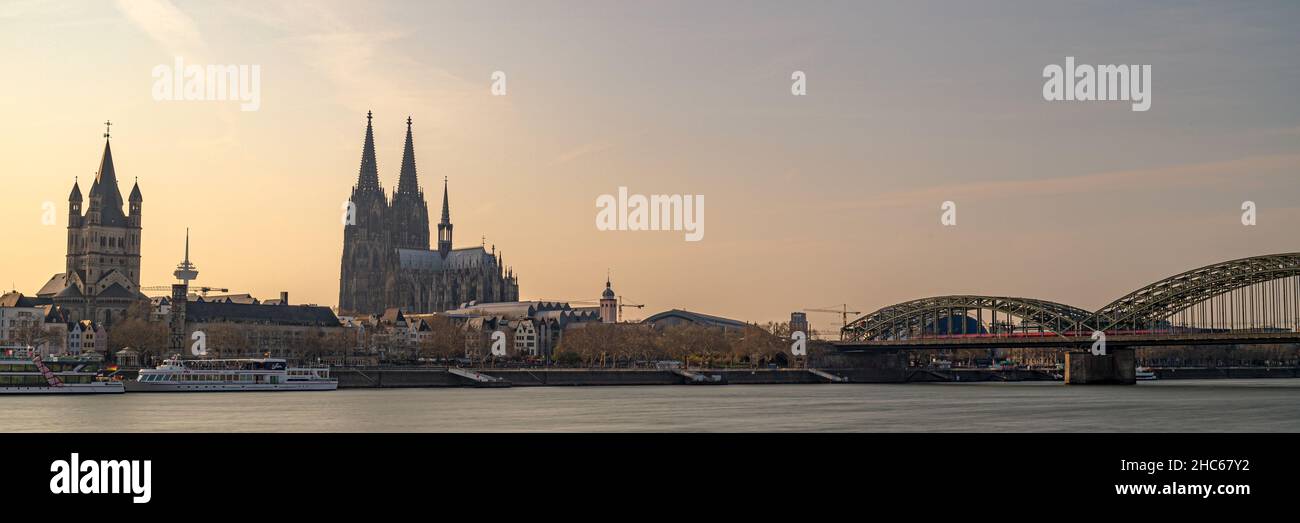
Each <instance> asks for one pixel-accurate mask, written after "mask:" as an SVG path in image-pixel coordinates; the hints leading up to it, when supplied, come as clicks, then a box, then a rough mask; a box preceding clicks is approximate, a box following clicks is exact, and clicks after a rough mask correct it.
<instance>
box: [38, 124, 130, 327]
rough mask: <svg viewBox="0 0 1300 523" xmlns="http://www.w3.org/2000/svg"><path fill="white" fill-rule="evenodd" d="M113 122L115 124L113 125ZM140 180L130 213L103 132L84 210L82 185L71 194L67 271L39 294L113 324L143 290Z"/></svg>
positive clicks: (78, 314)
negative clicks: (95, 170) (96, 166)
mask: <svg viewBox="0 0 1300 523" xmlns="http://www.w3.org/2000/svg"><path fill="white" fill-rule="evenodd" d="M110 125H111V124H110ZM143 202H144V198H143V197H142V196H141V195H140V184H139V183H138V182H137V183H136V184H135V186H134V187H132V188H131V195H130V196H128V197H127V201H126V203H127V212H126V213H123V212H122V203H123V202H122V192H121V191H120V190H118V187H117V171H116V169H114V168H113V150H112V147H110V143H109V134H108V133H107V132H105V133H104V154H103V156H102V157H101V158H100V161H99V172H97V173H96V174H95V181H94V183H92V184H91V186H90V195H89V202H88V205H87V206H86V208H85V211H84V212H83V210H82V207H81V205H82V203H87V202H86V200H84V199H83V198H82V195H81V186H80V185H79V184H78V183H77V182H76V181H73V182H72V193H71V194H69V195H68V255H67V264H66V266H65V268H64V272H62V273H60V274H56V275H54V277H52V278H50V281H49V282H47V283H46V284H45V285H44V286H43V287H42V288H41V290H40V291H38V292H37V297H40V298H48V299H50V300H51V301H52V302H53V303H54V304H55V305H58V306H59V307H62V308H63V309H64V310H66V311H68V318H69V320H71V321H74V322H76V321H81V320H91V321H95V322H98V323H101V324H103V325H105V326H111V325H112V324H113V321H114V320H115V319H118V318H121V317H122V315H123V314H125V312H126V309H127V307H129V306H130V305H131V303H133V302H135V301H137V300H141V299H147V298H145V297H144V295H143V294H140V209H141V205H142V204H143Z"/></svg>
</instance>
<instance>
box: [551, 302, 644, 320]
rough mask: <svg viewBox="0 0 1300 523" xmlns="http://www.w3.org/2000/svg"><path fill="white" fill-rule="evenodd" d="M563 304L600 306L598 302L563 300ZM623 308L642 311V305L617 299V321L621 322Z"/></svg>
mask: <svg viewBox="0 0 1300 523" xmlns="http://www.w3.org/2000/svg"><path fill="white" fill-rule="evenodd" d="M564 303H578V304H583V305H600V300H564ZM623 307H632V308H634V309H644V308H645V304H644V303H625V302H624V301H623V297H622V296H619V297H618V321H623Z"/></svg>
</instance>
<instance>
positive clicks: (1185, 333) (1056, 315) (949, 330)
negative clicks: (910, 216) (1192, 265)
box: [840, 253, 1300, 349]
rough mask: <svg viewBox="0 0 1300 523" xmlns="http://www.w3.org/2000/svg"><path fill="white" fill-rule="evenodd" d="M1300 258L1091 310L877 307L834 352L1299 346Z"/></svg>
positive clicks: (1233, 264)
mask: <svg viewBox="0 0 1300 523" xmlns="http://www.w3.org/2000/svg"><path fill="white" fill-rule="evenodd" d="M1297 331H1300V253H1288V254H1273V255H1266V256H1255V257H1251V258H1243V259H1239V260H1232V261H1226V262H1221V263H1216V264H1213V265H1208V266H1205V267H1201V268H1198V269H1194V270H1191V271H1187V272H1184V273H1181V274H1177V275H1175V276H1171V277H1169V278H1165V279H1162V280H1160V281H1157V282H1155V283H1152V284H1150V285H1147V286H1145V287H1142V288H1140V289H1138V290H1136V291H1133V292H1131V293H1129V294H1127V295H1125V296H1123V297H1121V298H1119V299H1117V300H1115V301H1113V302H1111V303H1109V304H1107V305H1106V306H1104V307H1102V308H1101V309H1098V310H1097V311H1093V312H1090V311H1087V310H1085V309H1081V308H1079V307H1074V306H1071V305H1067V304H1063V303H1058V302H1053V301H1047V300H1041V299H1033V298H1020V297H1006V296H974V295H953V296H934V297H928V298H920V299H916V300H911V301H907V302H903V303H898V304H895V305H890V306H888V307H884V308H882V309H880V310H877V311H875V312H872V313H869V314H866V315H864V316H862V317H860V318H858V319H856V320H854V321H853V322H852V323H849V324H848V325H846V326H845V327H844V328H843V330H842V331H841V339H842V341H841V342H840V346H841V348H842V349H843V348H853V347H859V348H861V347H868V346H873V345H875V346H881V347H898V348H918V347H920V348H925V347H932V348H944V347H954V346H971V345H991V346H1026V347H1028V346H1034V347H1050V346H1060V347H1076V346H1078V345H1080V344H1086V343H1088V342H1090V341H1091V339H1092V336H1093V333H1094V332H1103V333H1105V334H1106V336H1107V339H1108V343H1110V344H1116V345H1121V346H1122V345H1193V344H1209V343H1213V344H1229V343H1279V342H1285V343H1294V342H1300V334H1297Z"/></svg>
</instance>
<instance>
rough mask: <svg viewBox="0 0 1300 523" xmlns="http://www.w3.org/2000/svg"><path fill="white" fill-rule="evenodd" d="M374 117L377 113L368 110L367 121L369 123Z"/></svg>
mask: <svg viewBox="0 0 1300 523" xmlns="http://www.w3.org/2000/svg"><path fill="white" fill-rule="evenodd" d="M374 117H375V113H374V112H373V111H366V122H367V123H369V122H370V120H371V119H372V118H374Z"/></svg>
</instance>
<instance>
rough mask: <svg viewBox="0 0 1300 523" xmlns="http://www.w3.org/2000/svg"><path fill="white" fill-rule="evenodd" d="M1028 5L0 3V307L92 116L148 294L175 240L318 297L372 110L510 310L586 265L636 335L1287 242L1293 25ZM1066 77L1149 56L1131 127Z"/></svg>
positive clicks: (1120, 282)
mask: <svg viewBox="0 0 1300 523" xmlns="http://www.w3.org/2000/svg"><path fill="white" fill-rule="evenodd" d="M1050 4H1052V5H1049V3H1044V2H878V3H877V2H828V3H817V4H814V5H806V4H802V3H798V2H727V1H718V2H686V1H682V2H675V1H669V2H653V3H643V2H373V3H372V2H367V3H364V4H356V3H349V2H314V1H313V2H233V3H212V2H200V1H194V2H187V1H175V2H167V1H164V0H148V1H125V0H123V1H119V2H98V1H84V2H57V3H55V2H44V1H25V0H17V1H12V2H7V3H4V4H3V5H0V33H2V34H4V35H5V37H4V38H0V57H3V58H4V63H5V65H6V66H7V70H8V71H10V75H9V77H10V78H11V80H10V81H9V82H8V83H6V84H5V85H4V87H0V89H2V90H3V91H4V94H3V96H0V111H3V113H4V114H5V115H6V117H7V122H6V124H5V125H3V126H0V143H4V144H5V146H4V154H2V155H0V172H2V173H4V174H3V175H0V176H3V187H4V188H5V189H6V191H7V192H8V195H7V198H6V203H7V205H6V206H5V210H4V215H3V223H4V224H5V225H6V226H7V227H6V238H5V239H6V241H5V242H4V245H5V247H6V249H5V252H4V254H5V255H4V256H0V284H3V285H7V286H9V285H12V286H13V287H16V288H17V290H19V291H21V292H24V293H29V294H30V293H35V292H36V290H37V289H39V288H40V286H41V285H42V284H43V283H45V282H46V281H47V280H48V279H49V277H50V276H51V275H52V274H55V273H58V272H61V271H62V270H63V268H64V258H63V256H64V254H65V251H66V246H65V241H66V238H65V232H64V231H65V229H64V227H66V225H67V222H66V212H67V207H66V206H67V196H68V192H69V190H70V189H71V188H72V183H73V179H74V177H76V178H79V179H80V180H81V181H82V184H83V185H82V187H83V189H84V188H85V187H86V185H85V184H87V183H89V180H90V179H92V178H93V176H94V171H95V169H96V167H97V165H98V161H99V158H100V154H101V152H102V150H103V141H104V139H103V137H102V134H103V131H104V125H103V122H104V121H105V120H112V122H113V124H114V125H113V138H112V140H113V142H114V143H113V155H114V161H115V164H116V169H117V176H118V178H119V180H120V181H121V183H122V184H123V190H124V191H125V190H129V189H130V184H131V183H132V182H133V181H134V180H135V179H136V178H137V177H138V179H139V183H140V188H141V191H142V193H143V196H144V204H143V213H144V223H143V227H144V229H143V263H142V278H141V284H142V285H146V286H149V285H165V284H169V283H171V282H172V281H173V278H172V276H171V273H172V270H173V269H174V268H175V266H176V264H177V263H179V262H180V261H181V258H182V256H183V254H184V253H183V249H184V236H185V228H186V227H189V228H190V229H191V231H192V245H191V259H192V261H193V262H194V264H195V265H196V266H197V267H198V269H199V271H200V274H201V276H200V278H199V279H198V280H196V281H195V282H194V284H195V285H212V286H221V287H229V288H230V289H231V290H232V291H233V292H249V293H252V294H254V295H255V296H259V297H262V298H273V297H277V296H278V295H279V292H280V291H288V292H289V296H290V300H291V301H292V302H295V303H317V304H322V305H330V306H334V305H336V304H337V299H338V284H339V261H340V255H341V251H342V233H343V228H342V225H341V223H340V216H341V214H342V205H343V203H344V201H345V200H346V199H347V197H348V194H349V192H350V189H351V185H352V183H354V181H355V180H356V177H357V170H358V166H359V163H360V159H361V145H362V138H363V135H364V130H365V122H366V112H367V111H370V110H373V111H374V125H375V139H376V147H377V153H378V166H379V175H380V180H381V182H382V183H383V185H384V187H385V189H387V190H389V191H391V190H392V189H393V188H394V187H396V184H397V175H398V168H399V166H400V159H401V152H402V145H403V141H402V140H403V134H404V132H405V128H406V119H407V117H408V116H409V117H411V118H412V119H413V122H414V123H413V129H414V131H413V132H414V143H415V157H416V163H417V167H418V170H419V177H420V182H421V186H422V187H423V189H424V190H425V192H426V199H427V200H428V201H429V202H430V207H431V209H430V213H431V214H434V215H436V213H437V212H438V204H440V198H441V189H442V188H441V183H442V179H443V177H444V176H446V177H447V178H448V181H449V187H450V208H451V212H452V220H453V222H454V223H455V226H456V229H455V231H456V232H455V237H456V247H465V246H471V245H478V244H479V242H480V238H481V237H484V236H486V244H487V245H489V246H491V245H495V246H496V249H497V250H498V251H501V252H502V253H503V254H504V258H505V262H506V263H507V264H508V265H510V266H512V267H513V268H514V270H515V272H516V274H518V276H519V283H520V290H521V298H522V299H526V300H527V299H553V300H594V299H596V298H598V296H599V293H600V291H601V290H603V288H604V281H605V274H606V270H607V269H609V270H611V271H612V276H613V286H614V288H615V290H616V291H618V293H619V294H621V295H623V296H624V297H625V299H627V300H628V301H632V302H635V303H644V304H646V308H645V309H643V310H629V311H627V312H628V314H629V317H643V316H647V315H649V314H653V313H655V312H659V311H662V310H667V309H672V308H681V309H689V310H693V311H698V312H702V313H706V314H714V315H720V316H726V317H731V318H737V319H742V320H746V321H755V322H766V321H785V320H788V319H789V313H790V312H792V311H797V310H801V309H804V308H835V307H837V306H838V304H841V303H847V304H848V305H849V307H850V308H851V309H852V310H859V311H864V312H865V311H872V310H875V309H877V308H879V307H882V306H885V305H889V304H892V303H896V302H900V301H904V300H908V299H912V298H919V297H923V296H931V295H939V294H965V293H970V294H986V295H1011V296H1029V297H1035V298H1042V299H1049V300H1054V301H1059V302H1064V303H1069V304H1071V305H1076V306H1079V307H1083V308H1088V309H1096V308H1098V307H1100V306H1102V305H1104V304H1106V303H1107V302H1109V301H1110V300H1112V299H1114V298H1118V297H1120V295H1122V294H1123V293H1125V292H1128V291H1130V290H1132V289H1135V288H1139V287H1141V286H1143V285H1145V284H1147V283H1150V282H1153V281H1156V280H1158V279H1160V278H1163V277H1166V276H1170V275H1172V274H1175V273H1178V272H1181V271H1184V270H1189V269H1193V268H1196V267H1199V266H1203V265H1207V264H1210V263H1214V262H1218V261H1223V260H1228V259H1234V258H1241V257H1246V256H1252V255H1258V254H1267V253H1280V252H1295V251H1300V235H1297V231H1298V230H1300V103H1297V102H1296V95H1295V93H1297V92H1300V57H1297V54H1296V53H1295V50H1296V49H1300V34H1297V31H1296V30H1295V28H1296V27H1297V26H1300V5H1297V4H1296V3H1294V2H1258V3H1251V4H1248V5H1243V4H1227V3H1210V2H1205V3H1201V2H1155V3H1144V4H1142V5H1133V4H1131V3H1127V2H1090V3H1086V4H1079V3H1055V2H1053V3H1050ZM176 57H182V58H183V59H184V62H185V63H187V64H204V65H213V64H218V65H231V64H233V65H256V66H258V68H259V71H260V101H259V104H258V107H257V110H255V111H242V110H241V107H240V104H239V103H238V102H234V101H180V100H163V101H157V100H155V99H154V97H153V96H152V93H151V86H153V84H154V81H155V79H154V77H153V76H152V75H151V71H153V70H154V69H155V67H157V66H159V65H163V66H171V64H173V63H174V61H175V59H176ZM1067 57H1074V58H1076V59H1077V60H1078V62H1079V63H1085V64H1144V65H1150V68H1151V71H1152V77H1153V82H1152V84H1151V89H1152V94H1153V95H1152V103H1151V105H1150V108H1149V109H1148V110H1146V111H1140V112H1139V111H1133V110H1130V104H1129V103H1127V102H1064V101H1062V102H1050V101H1046V100H1044V98H1043V81H1044V78H1043V74H1042V73H1043V70H1044V67H1046V66H1049V65H1052V64H1063V63H1065V60H1066V58H1067ZM496 71H502V72H504V73H505V74H506V75H507V78H508V92H507V94H506V95H505V96H493V93H492V92H491V88H492V86H493V78H492V75H493V73H494V72H496ZM795 71H802V72H803V73H805V74H806V77H807V95H806V96H793V95H792V94H791V83H792V80H791V75H792V73H793V72H795ZM619 187H627V188H628V189H629V191H631V192H633V193H641V194H684V195H685V194H689V195H704V196H706V197H707V206H706V207H705V209H704V214H705V216H706V217H707V224H708V233H707V235H705V236H704V237H703V239H702V240H700V241H695V242H688V241H684V240H683V234H682V233H681V232H679V231H678V232H673V231H641V232H629V231H600V230H598V229H597V228H596V226H595V219H596V215H597V211H598V208H597V206H596V202H597V199H598V198H599V197H600V196H601V195H606V194H616V193H617V192H618V190H619ZM946 201H952V202H955V203H956V205H957V219H958V221H957V225H955V226H952V227H945V226H942V225H941V224H940V217H941V212H942V211H941V208H940V206H941V205H942V204H943V203H944V202H946ZM1246 201H1250V202H1254V203H1255V204H1256V206H1257V209H1258V212H1257V223H1256V225H1253V226H1243V225H1242V223H1241V220H1240V218H1241V214H1242V210H1241V207H1242V204H1243V202H1246ZM45 202H50V203H52V204H53V205H54V207H55V209H56V213H55V214H56V215H57V217H58V219H57V222H56V223H54V224H53V225H43V224H42V223H41V217H42V213H43V212H44V209H43V205H44V204H45ZM11 282H12V283H11ZM6 290H8V289H6ZM809 319H810V321H811V322H812V324H813V326H814V327H815V328H818V329H829V328H834V327H836V326H838V324H839V321H840V319H839V317H838V315H830V314H810V315H809Z"/></svg>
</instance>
